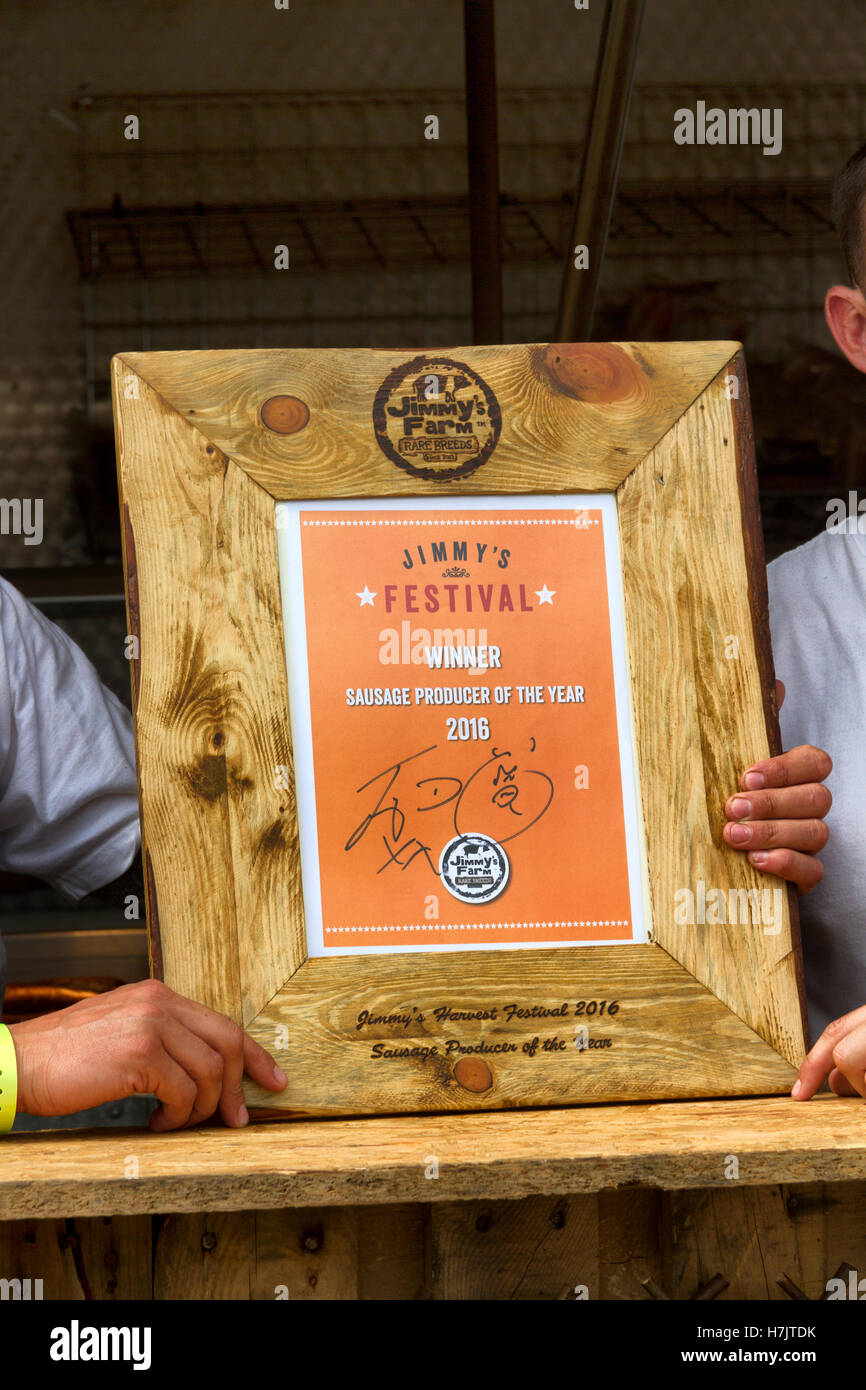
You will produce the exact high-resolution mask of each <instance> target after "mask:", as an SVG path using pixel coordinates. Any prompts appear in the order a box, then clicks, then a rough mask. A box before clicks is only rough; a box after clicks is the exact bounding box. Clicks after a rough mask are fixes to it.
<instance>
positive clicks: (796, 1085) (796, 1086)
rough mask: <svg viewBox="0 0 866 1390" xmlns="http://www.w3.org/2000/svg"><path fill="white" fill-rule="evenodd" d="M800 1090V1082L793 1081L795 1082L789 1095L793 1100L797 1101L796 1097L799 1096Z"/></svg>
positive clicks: (801, 1086) (801, 1084)
mask: <svg viewBox="0 0 866 1390" xmlns="http://www.w3.org/2000/svg"><path fill="white" fill-rule="evenodd" d="M802 1089H803V1083H802V1081H795V1082H794V1085H793V1086H792V1088H791V1095H792V1096H793V1098H794V1100H796V1099H797V1097H798V1095H799V1094H800V1092H801V1090H802Z"/></svg>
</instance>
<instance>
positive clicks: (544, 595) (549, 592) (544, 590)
mask: <svg viewBox="0 0 866 1390" xmlns="http://www.w3.org/2000/svg"><path fill="white" fill-rule="evenodd" d="M535 592H536V594H537V595H538V606H539V608H540V607H541V605H542V604H543V603H549V604H550V606H551V608H552V607H553V595H554V594H555V593H556V590H555V589H548V587H547V585H546V584H543V585H542V586H541V588H540V589H536V590H535Z"/></svg>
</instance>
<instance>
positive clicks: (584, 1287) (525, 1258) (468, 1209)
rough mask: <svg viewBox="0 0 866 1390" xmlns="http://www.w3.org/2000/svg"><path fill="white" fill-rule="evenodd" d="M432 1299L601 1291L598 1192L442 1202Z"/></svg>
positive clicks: (435, 1227)
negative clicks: (512, 1200)
mask: <svg viewBox="0 0 866 1390" xmlns="http://www.w3.org/2000/svg"><path fill="white" fill-rule="evenodd" d="M430 1267H431V1280H430V1297H431V1298H433V1299H436V1300H441V1299H489V1300H496V1301H497V1302H501V1301H503V1300H510V1299H516V1300H520V1301H522V1302H536V1301H539V1300H542V1299H543V1300H545V1301H553V1300H559V1299H562V1300H564V1301H569V1300H574V1299H575V1297H576V1291H577V1292H579V1293H580V1295H581V1297H582V1298H584V1299H586V1298H597V1297H598V1295H599V1240H598V1201H597V1199H596V1198H595V1197H594V1196H570V1197H529V1198H527V1199H526V1200H525V1201H523V1202H487V1203H478V1202H455V1203H450V1202H437V1203H436V1205H435V1206H434V1207H433V1208H432V1211H431V1214H430Z"/></svg>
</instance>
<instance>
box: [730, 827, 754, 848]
mask: <svg viewBox="0 0 866 1390" xmlns="http://www.w3.org/2000/svg"><path fill="white" fill-rule="evenodd" d="M751 838H752V827H751V826H750V825H730V826H728V839H729V840H730V841H731V843H732V844H735V845H747V844H748V843H749V841H750V840H751Z"/></svg>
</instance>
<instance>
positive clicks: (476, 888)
mask: <svg viewBox="0 0 866 1390" xmlns="http://www.w3.org/2000/svg"><path fill="white" fill-rule="evenodd" d="M510 871H511V865H510V864H509V862H508V855H507V854H506V853H505V850H504V849H503V848H502V846H501V845H500V844H497V842H496V841H495V840H491V838H490V836H489V835H455V836H454V839H453V840H449V841H448V843H447V845H446V846H445V848H444V849H443V851H442V854H441V856H440V859H439V876H440V878H441V879H442V882H443V883H444V884H445V887H446V888H447V889H448V892H449V893H452V894H453V895H454V897H455V898H459V899H460V901H461V902H462V903H489V902H491V901H492V899H493V898H498V897H499V894H500V893H501V892H502V890H503V888H504V887H505V885H506V883H507V882H508V875H509V873H510Z"/></svg>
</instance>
